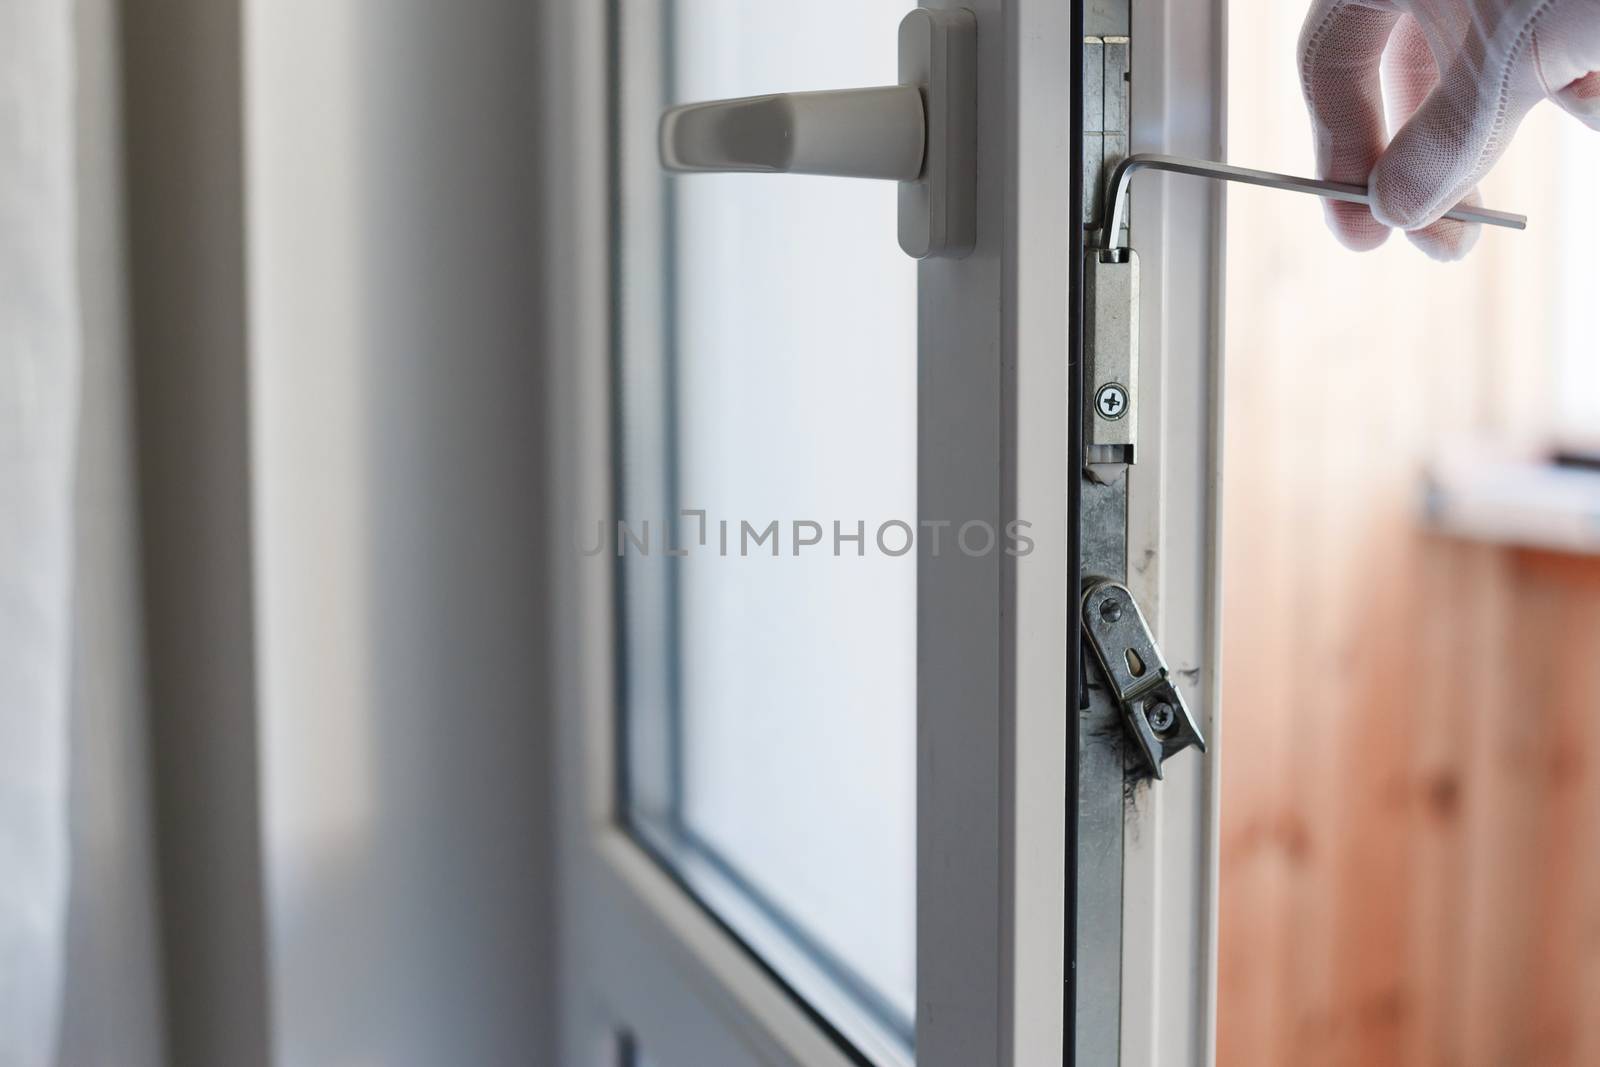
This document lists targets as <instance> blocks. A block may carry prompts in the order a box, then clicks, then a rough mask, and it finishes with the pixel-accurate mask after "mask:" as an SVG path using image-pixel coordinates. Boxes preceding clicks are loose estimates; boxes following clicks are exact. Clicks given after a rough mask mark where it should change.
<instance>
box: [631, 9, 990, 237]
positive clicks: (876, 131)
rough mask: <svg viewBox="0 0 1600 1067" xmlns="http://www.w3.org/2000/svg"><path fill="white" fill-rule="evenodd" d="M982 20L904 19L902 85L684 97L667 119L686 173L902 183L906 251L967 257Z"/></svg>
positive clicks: (667, 159) (678, 167)
mask: <svg viewBox="0 0 1600 1067" xmlns="http://www.w3.org/2000/svg"><path fill="white" fill-rule="evenodd" d="M977 35H978V20H977V18H976V16H974V15H973V14H972V12H970V11H966V10H964V9H953V10H937V11H935V10H930V9H927V8H919V9H918V10H916V11H913V12H911V13H910V14H909V15H907V16H906V17H905V19H904V20H902V21H901V23H900V42H899V43H900V84H899V85H886V86H879V87H876V88H871V89H837V90H831V91H826V92H813V93H775V94H772V95H768V96H749V97H742V98H739V99H734V100H712V101H707V102H705V103H694V104H684V105H681V106H679V107H674V108H671V109H669V110H668V111H667V112H666V113H665V114H663V115H662V116H661V135H660V142H661V143H660V150H661V165H662V166H663V167H664V168H666V169H667V170H669V171H675V172H678V173H690V174H693V173H714V172H735V173H753V174H824V175H832V176H834V177H842V178H876V179H881V180H887V181H896V182H899V183H900V207H899V222H900V247H901V248H902V249H904V250H905V252H906V254H907V255H910V256H912V257H914V258H916V259H922V258H924V257H928V256H943V257H946V258H950V259H959V258H961V257H962V256H964V255H966V254H967V253H968V252H970V251H972V248H973V245H974V243H975V242H976V240H977V234H976V228H977V223H976V219H977V177H976V175H977Z"/></svg>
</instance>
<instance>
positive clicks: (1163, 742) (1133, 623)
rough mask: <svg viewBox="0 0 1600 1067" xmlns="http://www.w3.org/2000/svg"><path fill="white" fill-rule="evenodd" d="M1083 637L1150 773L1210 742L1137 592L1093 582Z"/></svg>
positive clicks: (1085, 607) (1086, 595)
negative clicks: (1174, 676) (1136, 597)
mask: <svg viewBox="0 0 1600 1067" xmlns="http://www.w3.org/2000/svg"><path fill="white" fill-rule="evenodd" d="M1083 633H1084V636H1085V637H1087V638H1088V639H1089V647H1090V648H1092V649H1094V654H1095V659H1097V660H1098V661H1099V662H1100V666H1101V668H1102V669H1103V670H1104V671H1105V675H1106V679H1107V680H1108V681H1109V682H1110V683H1111V690H1112V692H1113V694H1114V695H1115V696H1116V698H1117V703H1118V704H1119V705H1121V707H1122V714H1123V718H1124V719H1125V720H1126V721H1127V725H1128V731H1129V732H1130V733H1131V734H1133V738H1134V741H1135V742H1136V743H1137V746H1138V748H1139V752H1140V754H1141V755H1142V756H1143V757H1144V760H1145V763H1146V765H1147V766H1148V767H1149V770H1150V773H1151V774H1152V775H1154V776H1155V777H1157V778H1160V777H1161V765H1162V764H1163V763H1165V762H1166V761H1167V760H1169V759H1171V758H1172V757H1173V756H1175V755H1177V754H1178V753H1179V752H1182V751H1183V750H1184V749H1186V748H1188V747H1190V746H1191V745H1192V746H1195V747H1197V748H1199V749H1200V751H1201V752H1204V751H1205V750H1206V740H1205V738H1204V737H1202V736H1201V734H1200V728H1199V727H1198V726H1196V725H1195V721H1194V717H1193V716H1191V715H1190V714H1189V708H1188V705H1186V704H1185V703H1184V701H1183V694H1182V693H1180V692H1178V687H1177V686H1176V685H1174V684H1173V682H1172V677H1171V673H1170V672H1169V670H1168V669H1167V661H1166V659H1165V658H1163V657H1162V655H1161V649H1160V647H1159V646H1157V645H1156V639H1155V637H1154V635H1152V634H1151V632H1150V626H1149V624H1148V623H1146V622H1145V619H1144V613H1143V612H1141V611H1140V610H1139V605H1138V604H1137V603H1136V602H1135V601H1134V599H1133V594H1132V593H1131V592H1129V591H1128V587H1127V586H1125V585H1123V584H1122V583H1121V582H1113V581H1099V582H1093V583H1091V584H1090V585H1089V587H1088V589H1087V590H1086V591H1085V593H1084V594H1083Z"/></svg>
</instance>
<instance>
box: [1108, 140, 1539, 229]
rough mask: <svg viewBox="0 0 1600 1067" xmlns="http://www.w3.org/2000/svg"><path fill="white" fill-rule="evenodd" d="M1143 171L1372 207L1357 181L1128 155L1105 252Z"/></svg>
mask: <svg viewBox="0 0 1600 1067" xmlns="http://www.w3.org/2000/svg"><path fill="white" fill-rule="evenodd" d="M1141 170H1163V171H1168V172H1170V173H1173V174H1192V175H1194V176H1196V177H1199V178H1216V179H1219V180H1221V181H1225V182H1244V183H1245V184H1247V185H1260V186H1264V187H1265V188H1268V189H1283V190H1285V191H1287V192H1291V193H1307V194H1309V195H1311V196H1320V197H1322V198H1323V199H1324V200H1342V201H1344V202H1345V203H1347V204H1366V205H1367V206H1369V207H1370V206H1371V205H1372V196H1371V194H1369V193H1368V192H1367V187H1366V186H1364V185H1357V184H1355V183H1353V182H1332V181H1325V180H1323V179H1320V178H1298V177H1295V176H1294V175H1292V174H1275V173H1273V172H1272V171H1270V170H1252V169H1251V168H1249V167H1235V166H1233V165H1232V164H1230V163H1216V162H1213V161H1211V160H1209V159H1188V158H1186V157H1184V156H1163V155H1157V154H1155V153H1141V154H1139V155H1133V156H1128V157H1127V158H1126V159H1124V160H1123V161H1122V162H1121V163H1118V164H1117V166H1116V169H1115V170H1113V171H1112V172H1111V177H1110V179H1109V180H1107V182H1106V191H1107V196H1106V201H1107V203H1108V204H1109V205H1110V206H1109V208H1108V209H1107V211H1106V214H1107V216H1109V218H1108V219H1107V220H1106V221H1108V223H1109V224H1108V225H1106V226H1104V227H1103V228H1102V229H1101V231H1100V247H1101V248H1102V249H1104V250H1107V251H1111V250H1113V249H1114V248H1115V247H1116V245H1115V242H1116V239H1117V234H1118V233H1119V232H1120V231H1121V230H1122V226H1123V223H1125V222H1126V221H1127V219H1128V188H1129V186H1131V185H1132V184H1133V175H1134V173H1135V172H1136V171H1141ZM1443 217H1444V218H1447V219H1455V220H1456V221H1458V222H1481V223H1483V224H1484V225H1486V226H1504V227H1506V228H1507V229H1511V230H1525V229H1527V228H1528V218H1527V216H1526V215H1514V214H1512V213H1511V212H1509V211H1492V210H1490V209H1489V208H1485V207H1473V206H1472V205H1470V204H1465V203H1461V204H1457V205H1456V206H1455V207H1453V208H1451V209H1450V210H1449V211H1446V212H1445V213H1444V216H1443Z"/></svg>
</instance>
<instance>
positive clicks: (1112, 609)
mask: <svg viewBox="0 0 1600 1067" xmlns="http://www.w3.org/2000/svg"><path fill="white" fill-rule="evenodd" d="M1100 617H1101V618H1102V619H1104V620H1106V622H1116V621H1117V620H1118V619H1120V618H1122V600H1121V599H1120V598H1119V597H1115V596H1108V597H1106V598H1105V599H1104V600H1102V601H1100Z"/></svg>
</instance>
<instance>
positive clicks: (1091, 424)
mask: <svg viewBox="0 0 1600 1067" xmlns="http://www.w3.org/2000/svg"><path fill="white" fill-rule="evenodd" d="M1083 315H1084V324H1083V326H1084V336H1085V337H1088V338H1091V343H1090V360H1089V376H1088V377H1089V381H1088V384H1089V388H1087V389H1085V390H1084V400H1085V404H1086V406H1087V410H1086V411H1085V412H1084V419H1083V425H1084V430H1085V433H1084V446H1085V449H1086V454H1085V458H1086V459H1087V460H1088V462H1089V463H1091V464H1100V463H1132V462H1133V453H1134V447H1135V446H1136V445H1137V444H1138V442H1139V257H1138V256H1137V255H1135V254H1134V251H1133V249H1131V248H1091V249H1089V250H1088V254H1087V255H1086V256H1085V258H1084V267H1083Z"/></svg>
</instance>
